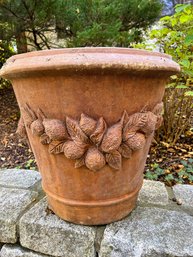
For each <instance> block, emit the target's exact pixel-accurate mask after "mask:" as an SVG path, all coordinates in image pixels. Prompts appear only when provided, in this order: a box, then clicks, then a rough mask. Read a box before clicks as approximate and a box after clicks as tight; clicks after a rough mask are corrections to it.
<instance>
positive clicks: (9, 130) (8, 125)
mask: <svg viewBox="0 0 193 257" xmlns="http://www.w3.org/2000/svg"><path fill="white" fill-rule="evenodd" d="M19 116H20V113H19V108H18V105H17V102H16V99H15V95H14V92H13V89H12V88H5V89H0V168H13V167H14V168H15V167H18V168H30V167H31V168H33V167H35V168H36V166H35V162H34V156H33V153H32V152H31V150H30V149H29V148H28V145H27V143H26V142H23V141H22V140H21V139H20V138H19V137H18V135H17V134H15V131H16V129H17V123H18V120H19Z"/></svg>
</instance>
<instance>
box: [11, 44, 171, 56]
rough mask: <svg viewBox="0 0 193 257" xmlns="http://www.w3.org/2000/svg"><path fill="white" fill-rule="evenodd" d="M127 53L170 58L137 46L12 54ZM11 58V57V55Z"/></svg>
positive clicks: (64, 49)
mask: <svg viewBox="0 0 193 257" xmlns="http://www.w3.org/2000/svg"><path fill="white" fill-rule="evenodd" d="M82 53H83V54H84V53H86V54H87V53H88V54H91V53H94V54H97V53H99V54H101V53H104V54H107V53H108V54H128V55H147V56H160V57H164V58H168V59H172V57H171V55H168V54H165V53H160V52H153V51H149V50H144V49H138V48H126V47H77V48H58V49H48V50H40V51H32V52H28V53H22V54H16V55H14V56H13V58H14V59H20V58H28V57H35V56H46V55H58V54H82ZM11 58H12V57H11Z"/></svg>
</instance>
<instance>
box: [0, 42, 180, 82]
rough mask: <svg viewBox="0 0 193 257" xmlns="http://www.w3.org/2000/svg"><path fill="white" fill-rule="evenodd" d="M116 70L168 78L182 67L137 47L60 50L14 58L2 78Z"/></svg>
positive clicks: (2, 71)
mask: <svg viewBox="0 0 193 257" xmlns="http://www.w3.org/2000/svg"><path fill="white" fill-rule="evenodd" d="M113 70H116V71H118V72H119V73H128V72H129V73H136V72H138V73H139V72H140V73H150V72H152V71H157V72H161V73H163V72H165V76H167V77H168V76H169V75H172V74H175V73H176V72H179V71H180V66H179V65H178V64H177V63H175V62H174V61H173V60H172V57H171V56H170V55H167V54H164V53H159V52H152V51H148V50H142V49H136V48H120V47H82V48H61V49H50V50H41V51H33V52H28V53H23V54H17V55H14V56H12V57H11V58H9V59H8V60H7V62H6V63H5V64H4V66H3V67H2V69H1V70H0V76H2V77H3V78H6V79H12V78H17V77H29V76H34V75H36V76H37V75H40V76H41V75H46V73H47V72H49V73H48V74H54V73H55V74H59V73H61V72H63V74H64V73H65V72H66V73H74V72H76V73H78V72H88V73H89V72H91V73H93V72H96V73H98V72H99V71H102V72H103V73H105V72H112V71H113ZM169 73H170V74H169ZM162 75H164V74H162Z"/></svg>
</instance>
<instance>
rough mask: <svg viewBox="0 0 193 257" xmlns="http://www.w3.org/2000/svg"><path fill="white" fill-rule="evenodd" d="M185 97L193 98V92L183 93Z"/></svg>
mask: <svg viewBox="0 0 193 257" xmlns="http://www.w3.org/2000/svg"><path fill="white" fill-rule="evenodd" d="M185 96H193V91H187V92H186V93H185Z"/></svg>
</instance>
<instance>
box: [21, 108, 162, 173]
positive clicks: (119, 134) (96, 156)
mask: <svg viewBox="0 0 193 257" xmlns="http://www.w3.org/2000/svg"><path fill="white" fill-rule="evenodd" d="M162 109H163V103H158V104H157V105H156V106H155V107H154V109H153V110H152V111H141V112H138V113H134V114H132V115H130V116H129V115H128V113H127V111H124V112H123V115H122V117H121V119H120V120H119V121H118V122H117V123H115V124H114V125H112V126H110V127H108V125H107V123H106V121H105V120H104V118H103V117H100V118H99V119H98V120H97V121H96V120H95V119H93V118H91V117H89V116H88V115H86V114H84V113H82V114H81V117H80V120H79V121H77V120H74V119H72V118H70V117H66V118H65V120H64V121H62V120H58V119H49V118H47V117H46V115H45V114H44V113H43V112H42V110H40V109H38V110H37V112H34V111H33V110H32V109H31V108H30V106H29V105H28V104H26V105H25V106H24V107H23V115H22V117H21V119H20V121H19V124H18V129H17V132H18V133H19V134H20V135H21V136H23V137H24V136H26V135H27V133H26V127H28V128H29V129H30V130H31V132H32V134H33V135H35V136H38V137H39V138H40V142H41V143H42V144H43V145H48V147H49V152H50V153H51V154H62V153H63V154H64V155H65V156H66V158H69V159H73V160H76V161H75V168H79V167H81V166H83V165H85V166H86V167H87V168H88V169H90V170H92V171H98V170H100V169H102V168H103V167H104V166H105V165H106V164H107V165H109V166H110V167H111V168H113V169H116V170H119V169H121V166H122V158H131V156H132V153H133V152H134V151H138V150H140V149H142V148H143V147H144V145H145V143H146V140H147V138H148V136H150V135H151V134H152V133H153V132H154V130H155V129H157V128H158V127H159V126H160V125H161V123H162V115H161V113H162ZM24 122H25V124H24Z"/></svg>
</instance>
